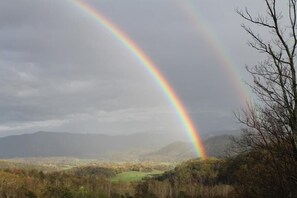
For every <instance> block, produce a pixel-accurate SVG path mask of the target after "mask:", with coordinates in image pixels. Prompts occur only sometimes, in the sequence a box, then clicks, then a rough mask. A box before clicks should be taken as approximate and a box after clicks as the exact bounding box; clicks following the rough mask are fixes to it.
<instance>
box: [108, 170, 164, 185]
mask: <svg viewBox="0 0 297 198" xmlns="http://www.w3.org/2000/svg"><path fill="white" fill-rule="evenodd" d="M162 173H163V171H159V170H154V171H151V172H140V171H127V172H122V173H119V174H117V175H116V176H115V177H113V178H111V181H112V182H119V181H122V182H137V181H141V180H142V179H143V178H145V177H147V176H150V175H158V174H162Z"/></svg>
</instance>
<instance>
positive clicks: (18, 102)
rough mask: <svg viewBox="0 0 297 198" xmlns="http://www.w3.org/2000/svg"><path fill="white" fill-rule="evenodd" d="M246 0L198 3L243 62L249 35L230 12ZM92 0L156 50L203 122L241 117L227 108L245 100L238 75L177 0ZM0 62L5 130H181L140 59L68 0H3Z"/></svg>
mask: <svg viewBox="0 0 297 198" xmlns="http://www.w3.org/2000/svg"><path fill="white" fill-rule="evenodd" d="M243 2H244V1H235V0H230V1H224V2H219V4H220V6H215V5H217V3H218V2H217V1H202V0H200V1H197V4H195V5H196V6H197V9H198V10H199V11H201V13H200V15H202V17H203V18H204V20H205V21H206V22H207V23H208V24H209V26H210V27H213V31H214V32H215V34H216V36H217V38H218V39H219V40H221V41H222V44H223V45H224V46H226V49H228V48H230V49H229V52H230V56H232V57H234V58H233V59H234V62H236V65H241V66H243V65H244V64H245V63H246V62H247V61H249V59H250V56H248V55H247V53H246V51H247V49H246V48H245V47H243V46H245V44H244V43H245V41H243V40H245V39H246V36H244V34H243V32H242V31H241V29H240V27H236V28H235V25H237V24H239V23H240V19H233V18H234V14H230V12H232V13H233V11H234V7H238V6H237V5H239V6H240V5H242V4H243ZM89 3H91V5H92V6H94V7H95V8H96V9H99V10H100V11H101V12H102V13H103V14H104V15H106V16H107V17H108V18H110V19H111V20H112V21H114V23H115V24H117V25H118V26H119V27H120V28H121V29H122V30H123V31H124V32H126V33H127V34H128V35H129V36H130V37H131V38H132V39H133V40H135V41H136V43H138V44H139V46H140V47H141V48H142V49H143V50H144V51H145V52H146V53H147V54H148V55H149V56H150V57H151V58H152V59H153V61H154V62H155V63H156V64H157V66H158V68H159V69H160V70H161V71H162V72H163V73H164V75H165V76H166V78H167V79H168V80H169V82H170V84H171V85H172V86H173V87H174V89H175V90H176V92H177V94H178V95H179V96H180V98H181V99H182V101H183V103H184V104H185V106H186V107H187V109H188V111H189V113H190V115H191V116H192V117H193V120H194V121H195V123H196V124H197V125H199V127H201V128H202V129H203V131H206V132H207V131H210V130H216V129H220V128H226V129H227V128H228V127H229V128H234V127H236V124H234V118H233V117H232V115H231V114H232V110H234V109H236V108H238V107H239V106H240V101H239V98H238V93H237V92H236V90H235V89H234V85H232V83H233V81H232V80H230V79H228V75H226V74H224V66H223V65H222V62H221V61H220V60H219V58H218V57H217V55H216V54H215V53H217V52H214V51H213V49H212V48H211V47H210V46H209V43H208V42H207V41H206V40H205V39H206V38H205V36H203V35H201V34H199V33H197V32H195V28H194V27H193V24H192V23H191V21H189V19H188V18H187V16H186V13H183V12H182V11H181V10H180V8H178V7H177V5H178V4H174V3H172V1H169V0H162V1H159V0H153V1H138V0H137V1H136V0H127V1H122V0H114V1H110V0H104V1H89ZM218 7H219V8H218ZM195 9H196V8H195ZM208 10H209V11H208ZM220 20H222V21H220ZM240 43H241V44H240ZM233 48H236V49H233ZM241 50H242V52H241ZM0 70H1V72H0V87H1V89H0V111H1V112H3V113H1V115H0V131H1V132H0V134H9V133H23V132H33V131H36V130H54V131H75V132H86V131H87V132H104V133H131V132H144V131H158V132H161V131H166V132H168V131H175V132H178V131H181V130H183V129H182V128H181V124H180V123H179V121H177V115H176V113H175V112H174V110H173V109H172V107H171V106H170V103H169V102H168V99H167V98H166V96H165V95H164V93H162V91H161V89H160V87H159V86H158V85H157V84H156V82H154V80H153V79H152V77H151V76H150V75H149V74H148V73H147V72H146V70H145V68H144V66H143V65H141V64H140V63H139V62H138V61H137V60H136V59H135V57H133V56H132V55H131V53H130V52H129V51H128V50H127V49H126V48H125V47H124V46H122V44H121V43H120V42H118V41H117V40H116V39H115V38H114V37H113V36H112V35H111V34H110V33H109V32H108V31H106V29H104V28H103V27H100V25H98V24H97V23H96V21H95V20H94V19H92V18H91V17H90V16H88V15H87V14H86V13H85V12H83V11H81V10H80V9H79V8H78V7H76V6H75V5H74V4H73V3H71V1H63V2H61V1H58V0H53V1H45V0H41V1H38V2H37V1H31V0H27V1H15V0H12V1H2V2H0ZM239 70H240V71H242V69H241V68H239ZM244 75H245V74H244ZM168 109H170V110H168ZM215 112H220V113H215ZM222 115H223V116H222ZM98 119H99V120H98Z"/></svg>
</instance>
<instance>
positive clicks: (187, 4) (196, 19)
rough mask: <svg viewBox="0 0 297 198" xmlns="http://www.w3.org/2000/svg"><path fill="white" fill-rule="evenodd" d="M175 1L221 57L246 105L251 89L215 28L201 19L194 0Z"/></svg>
mask: <svg viewBox="0 0 297 198" xmlns="http://www.w3.org/2000/svg"><path fill="white" fill-rule="evenodd" d="M174 2H175V4H176V6H177V7H178V9H181V11H182V12H183V13H185V15H186V16H187V18H188V20H189V22H191V23H192V27H193V28H194V29H195V31H196V32H197V33H198V34H199V36H201V35H202V36H203V37H204V38H205V40H206V41H207V43H208V45H209V46H210V47H211V49H212V50H213V51H214V53H215V54H216V56H217V57H218V58H219V59H220V61H221V63H222V65H223V66H224V71H225V73H226V74H227V75H228V77H229V78H230V79H231V80H232V84H233V86H234V87H235V89H236V92H237V93H238V95H239V99H240V100H241V102H242V104H243V105H246V104H247V103H248V102H249V101H251V98H250V93H249V91H248V90H247V88H246V86H245V84H244V83H243V81H242V79H241V77H240V72H239V71H238V69H237V67H236V66H235V64H234V63H233V62H232V60H231V58H230V56H229V54H228V52H227V51H226V50H225V49H224V48H223V45H222V44H221V43H220V41H219V40H218V39H217V38H216V36H215V34H214V33H213V30H212V29H211V28H210V27H209V25H207V24H206V23H205V22H204V21H203V20H201V19H202V18H203V17H201V16H200V15H199V12H198V10H197V9H195V5H194V4H193V3H194V1H191V0H174ZM195 2H196V1H195Z"/></svg>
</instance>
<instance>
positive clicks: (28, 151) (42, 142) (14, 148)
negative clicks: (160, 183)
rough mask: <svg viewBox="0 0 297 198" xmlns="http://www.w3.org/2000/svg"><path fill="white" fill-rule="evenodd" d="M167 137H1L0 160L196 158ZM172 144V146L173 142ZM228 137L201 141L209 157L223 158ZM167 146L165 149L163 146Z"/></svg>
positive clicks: (182, 144)
mask: <svg viewBox="0 0 297 198" xmlns="http://www.w3.org/2000/svg"><path fill="white" fill-rule="evenodd" d="M177 139H178V138H176V137H174V136H172V135H171V136H170V135H168V134H152V133H142V134H132V135H116V136H109V135H102V134H73V133H54V132H37V133H33V134H23V135H14V136H8V137H3V138H0V158H2V159H8V158H28V157H45V158H46V157H74V158H85V159H99V160H109V161H133V160H134V161H139V160H141V161H144V160H145V161H183V160H187V159H191V158H195V157H197V154H196V151H195V150H194V147H193V145H192V144H190V143H186V142H181V141H176V140H177ZM172 142H173V143H172ZM229 143H230V135H219V136H214V137H211V138H208V139H207V140H205V141H204V147H205V150H206V153H207V155H208V156H211V157H222V156H224V155H225V152H224V151H225V150H226V148H227V146H228V144H229ZM164 145H166V146H164Z"/></svg>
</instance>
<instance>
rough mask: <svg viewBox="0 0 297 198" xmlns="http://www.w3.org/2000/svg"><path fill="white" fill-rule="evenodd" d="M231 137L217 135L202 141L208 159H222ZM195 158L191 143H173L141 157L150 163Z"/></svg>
mask: <svg viewBox="0 0 297 198" xmlns="http://www.w3.org/2000/svg"><path fill="white" fill-rule="evenodd" d="M230 138H231V135H219V136H214V137H211V138H208V139H207V140H205V141H204V148H205V151H206V153H207V156H209V157H224V156H226V154H227V153H226V149H227V148H228V146H229V145H230V143H231V140H230ZM195 157H197V154H196V151H195V149H194V147H193V145H192V144H191V143H186V142H174V143H171V144H168V145H167V146H165V147H163V148H161V149H159V150H157V151H155V152H152V153H149V154H147V155H144V156H143V160H151V161H160V160H163V161H184V160H187V159H191V158H195Z"/></svg>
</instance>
